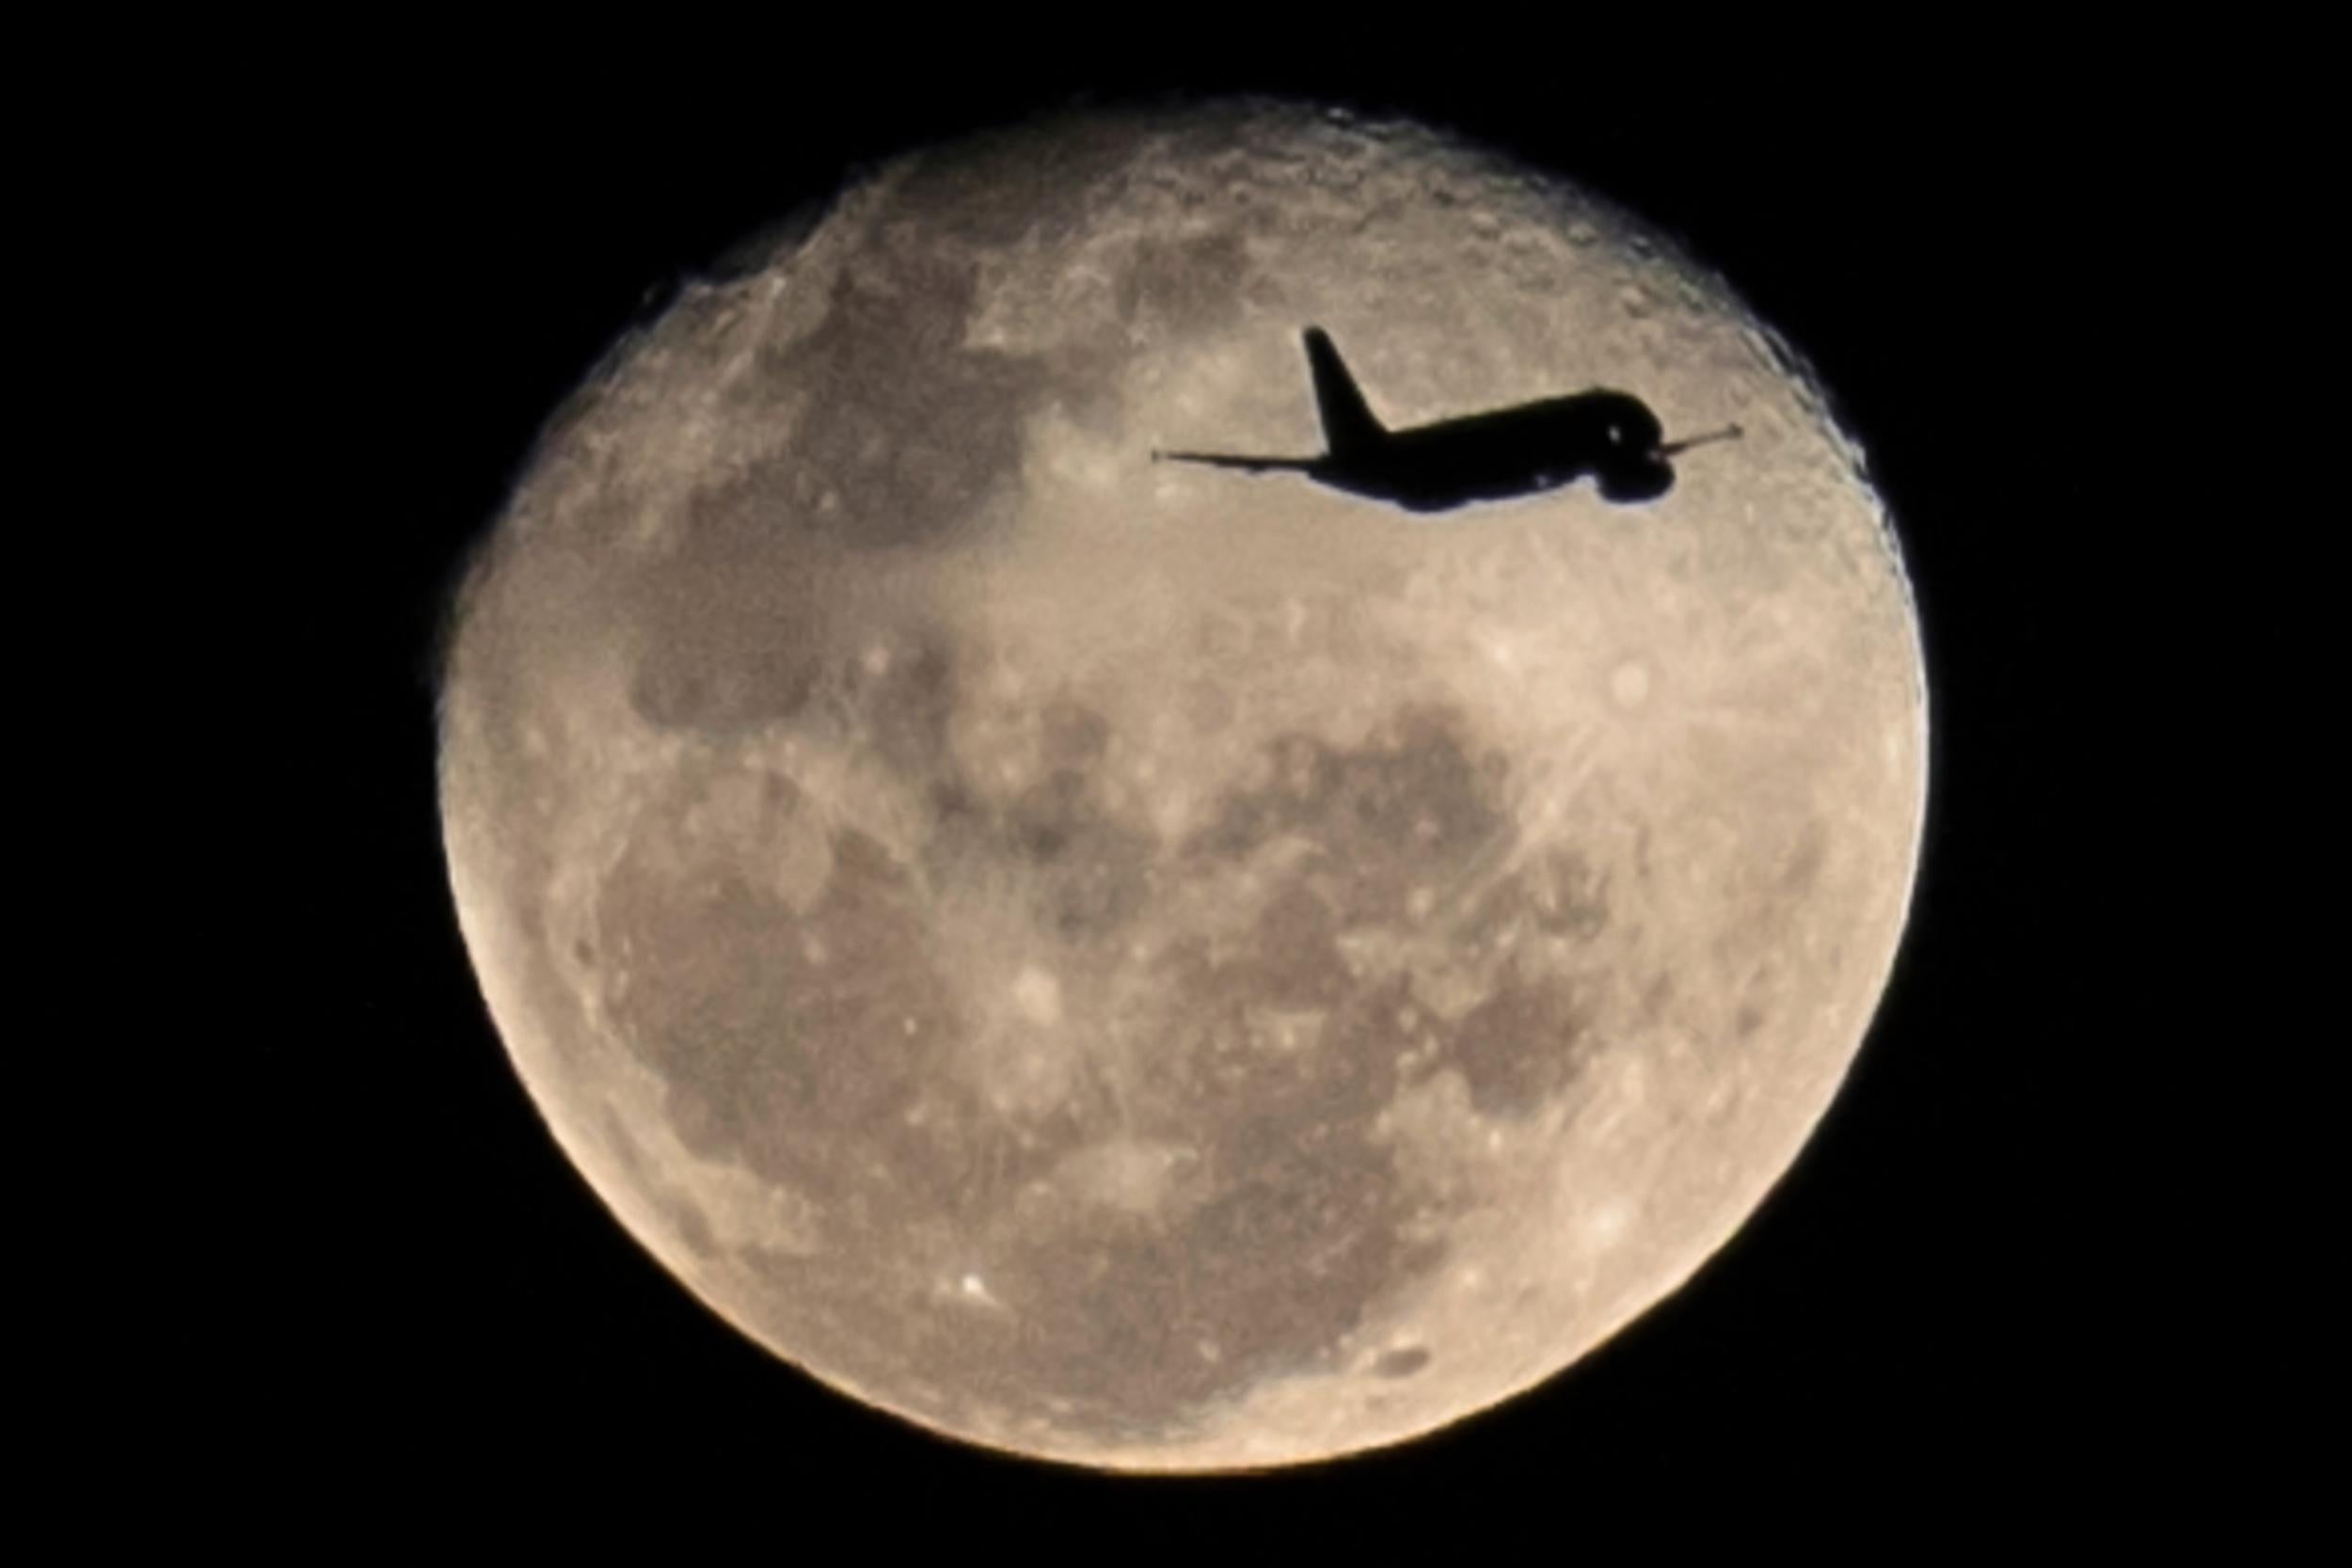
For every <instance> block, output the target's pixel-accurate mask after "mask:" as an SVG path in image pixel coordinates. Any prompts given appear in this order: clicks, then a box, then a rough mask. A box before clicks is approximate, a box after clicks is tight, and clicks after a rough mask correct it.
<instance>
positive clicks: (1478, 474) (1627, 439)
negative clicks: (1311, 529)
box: [1152, 326, 1740, 512]
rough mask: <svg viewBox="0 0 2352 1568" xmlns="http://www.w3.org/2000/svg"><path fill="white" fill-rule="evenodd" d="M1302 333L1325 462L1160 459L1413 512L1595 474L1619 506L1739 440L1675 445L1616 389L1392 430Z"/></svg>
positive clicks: (1654, 492)
mask: <svg viewBox="0 0 2352 1568" xmlns="http://www.w3.org/2000/svg"><path fill="white" fill-rule="evenodd" d="M1301 337H1302V341H1303V342H1304V344H1305V347H1306V351H1307V363H1308V369H1309V372H1310V373H1311V377H1312V379H1313V383H1314V393H1315V407H1316V410H1317V412H1318V414H1319V415H1320V416H1321V418H1322V421H1323V436H1324V451H1323V455H1322V456H1320V457H1276V456H1252V455H1248V454H1245V453H1240V452H1217V451H1154V452H1153V454H1152V455H1153V457H1154V459H1155V460H1156V459H1158V458H1163V457H1165V458H1168V459H1171V460H1173V461H1176V462H1180V463H1200V464H1206V465H1208V466H1210V467H1219V468H1236V469H1240V470H1241V471H1243V472H1245V473H1258V474H1263V473H1295V474H1299V475H1302V476H1304V477H1305V478H1308V479H1311V480H1313V481H1314V482H1315V483H1318V484H1324V485H1327V486H1329V487H1330V488H1332V489H1334V490H1344V491H1346V492H1347V493H1348V494H1350V495H1357V496H1363V497H1367V498H1369V499H1374V500H1382V501H1387V502H1389V503H1391V505H1395V506H1400V507H1403V508H1405V509H1406V511H1408V512H1446V511H1451V510H1452V509H1454V508H1455V507H1458V506H1468V505H1470V504H1471V503H1472V502H1475V501H1499V500H1508V499H1512V498H1513V497H1515V496H1532V495H1536V494H1540V493H1541V492H1543V491H1546V490H1557V489H1559V488H1560V487H1561V486H1563V485H1565V484H1572V483H1575V482H1576V481H1578V480H1580V479H1583V478H1586V477H1590V478H1591V479H1592V480H1593V481H1594V482H1595V483H1596V485H1597V488H1598V489H1599V491H1600V493H1601V495H1602V497H1603V498H1604V499H1608V500H1611V501H1615V502H1621V503H1622V502H1632V501H1650V500H1656V499H1658V498H1659V497H1661V496H1662V495H1664V494H1665V493H1666V492H1667V491H1668V490H1669V489H1671V488H1673V486H1674V482H1675V473H1674V468H1673V467H1672V466H1671V465H1670V464H1669V463H1668V462H1667V459H1668V458H1669V457H1671V456H1673V455H1674V454H1675V453H1676V452H1677V451H1683V450H1685V449H1687V448H1689V447H1691V446H1693V445H1696V444H1697V443H1698V442H1699V441H1702V440H1715V439H1719V438H1721V437H1722V436H1737V435H1739V433H1740V427H1739V426H1737V425H1733V426H1730V427H1729V428H1728V429H1726V430H1724V431H1722V432H1719V433H1717V434H1715V435H1711V436H1694V437H1692V438H1691V439H1690V440H1685V441H1676V442H1672V443H1668V442H1667V441H1666V440H1665V436H1664V433H1663V431H1661V428H1660V426H1659V423H1658V417H1657V416H1656V415H1655V414H1652V413H1651V412H1650V411H1649V408H1648V406H1647V405H1646V404H1644V403H1643V402H1642V400H1641V399H1639V398H1637V397H1634V396H1632V395H1631V394H1630V393H1628V392H1619V391H1613V390H1610V389H1609V388H1594V389H1593V390H1591V391H1584V392H1577V393H1573V394H1571V395H1569V396H1567V397H1556V398H1547V399H1545V400H1544V401H1542V402H1540V403H1527V404H1518V405H1517V406H1515V407H1511V408H1497V409H1492V410H1489V411H1488V412H1486V413H1483V414H1469V415H1465V416H1463V417H1461V418H1459V419H1452V420H1439V421H1438V422H1437V423H1435V424H1425V425H1417V426H1414V427H1413V428H1411V429H1407V430H1391V429H1389V428H1388V427H1387V426H1386V425H1385V424H1383V423H1382V422H1381V421H1380V420H1379V419H1378V418H1377V417H1375V415H1374V413H1373V411H1372V408H1371V405H1370V404H1368V403H1367V402H1366V401H1365V399H1364V395H1363V392H1362V390H1361V388H1359V387H1358V386H1357V385H1356V382H1355V378H1354V377H1352V376H1350V375H1349V374H1348V372H1347V367H1346V365H1345V364H1343V362H1342V361H1341V359H1340V352H1339V349H1338V348H1337V347H1336V346H1335V345H1334V344H1333V343H1332V341H1331V340H1330V337H1329V335H1328V334H1327V333H1326V332H1324V331H1323V329H1322V328H1320V327H1313V326H1311V327H1308V328H1307V329H1306V331H1305V332H1304V333H1303V334H1302V335H1301Z"/></svg>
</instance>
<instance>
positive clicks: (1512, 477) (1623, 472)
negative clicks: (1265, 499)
mask: <svg viewBox="0 0 2352 1568" xmlns="http://www.w3.org/2000/svg"><path fill="white" fill-rule="evenodd" d="M1656 429H1657V427H1656V421H1655V420H1653V419H1651V417H1650V414H1649V411H1648V410H1647V409H1646V408H1645V407H1643V406H1642V404H1640V403H1638V402H1637V401H1635V400H1634V399H1632V398H1629V397H1628V396H1626V395H1625V394H1624V393H1621V392H1614V391H1608V390H1595V391H1589V392H1579V393H1576V394H1574V395H1573V396H1569V397H1559V398H1549V399H1547V400H1545V401H1544V402H1541V403H1533V404H1521V405H1520V406H1518V407H1516V408H1508V409H1502V410H1500V411H1497V412H1494V413H1486V414H1471V415H1466V416H1464V417H1463V418H1460V419H1454V420H1440V421H1438V423H1435V424H1425V425H1418V426H1415V427H1413V428H1411V429H1408V430H1396V431H1388V432H1384V433H1383V434H1382V435H1381V436H1379V437H1378V438H1376V439H1375V440H1372V441H1367V442H1364V443H1362V444H1360V445H1359V446H1357V447H1354V448H1352V449H1351V450H1349V451H1346V452H1344V453H1338V452H1334V453H1327V454H1326V455H1325V456H1323V457H1321V458H1318V459H1316V460H1315V461H1314V462H1313V463H1312V464H1311V465H1309V466H1308V467H1306V468H1305V469H1304V470H1303V471H1304V472H1305V473H1306V474H1307V475H1308V477H1309V478H1311V479H1313V480H1315V481H1316V482H1318V483H1323V484H1327V485H1329V486H1331V487H1332V488H1333V489H1336V490H1344V491H1347V492H1348V493H1349V494H1351V495H1359V496H1365V497H1369V498H1372V499H1378V500H1384V501H1389V502H1392V503H1393V504H1395V505H1398V506H1401V507H1404V508H1406V510H1407V511H1412V512H1439V511H1445V510H1449V509H1451V508H1454V507H1457V506H1465V505H1469V504H1471V503H1473V502H1478V501H1497V500H1508V499H1512V498H1514V497H1518V496H1529V495H1535V494H1539V493H1541V492H1543V491H1546V490H1556V489H1559V488H1561V487H1562V486H1564V485H1568V484H1573V483H1576V482H1577V481H1578V480H1580V479H1584V478H1588V477H1590V478H1597V479H1600V480H1603V481H1604V482H1605V483H1606V482H1609V481H1611V480H1613V479H1616V480H1620V481H1622V482H1623V483H1619V484H1611V485H1607V487H1609V488H1612V489H1616V488H1634V489H1645V488H1647V484H1646V483H1644V482H1645V480H1647V479H1648V478H1649V477H1650V476H1651V472H1652V470H1656V474H1655V477H1656V479H1657V480H1658V481H1659V482H1660V483H1658V487H1659V488H1661V489H1662V488H1663V487H1664V484H1665V483H1671V482H1672V477H1673V476H1672V473H1671V471H1670V470H1667V469H1665V467H1664V464H1663V463H1662V462H1661V461H1660V460H1658V459H1656V458H1654V457H1651V456H1649V455H1648V451H1649V449H1650V448H1652V447H1654V446H1655V444H1656V439H1657V436H1656Z"/></svg>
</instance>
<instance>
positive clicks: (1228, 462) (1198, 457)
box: [1152, 451, 1317, 474]
mask: <svg viewBox="0 0 2352 1568" xmlns="http://www.w3.org/2000/svg"><path fill="white" fill-rule="evenodd" d="M1152 462H1154V463H1160V462H1167V463H1201V464H1206V465H1207V466H1208V467H1212V468H1239V469H1240V470H1241V471H1242V472H1244V473H1248V474H1266V473H1285V472H1288V473H1302V472H1304V471H1305V470H1307V469H1309V468H1311V467H1314V466H1315V463H1316V462H1317V459H1315V458H1312V457H1243V456H1239V455H1237V454H1235V453H1232V452H1222V451H1155V452H1153V453H1152Z"/></svg>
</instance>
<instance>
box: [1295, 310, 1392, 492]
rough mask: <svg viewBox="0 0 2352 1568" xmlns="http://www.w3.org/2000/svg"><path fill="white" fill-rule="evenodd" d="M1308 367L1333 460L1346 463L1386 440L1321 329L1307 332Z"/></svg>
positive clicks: (1337, 353)
mask: <svg viewBox="0 0 2352 1568" xmlns="http://www.w3.org/2000/svg"><path fill="white" fill-rule="evenodd" d="M1305 341H1306V344H1307V365H1308V368H1309V369H1310V370H1311V371H1312V372H1314V378H1315V410H1316V412H1317V413H1319V414H1321V415H1322V416H1323V439H1324V443H1325V445H1326V446H1327V447H1328V448H1329V449H1330V452H1331V455H1332V456H1333V457H1337V458H1342V459H1344V458H1346V457H1348V456H1349V455H1350V454H1352V453H1355V452H1360V451H1363V450H1364V449H1366V448H1367V447H1371V446H1374V445H1375V444H1377V443H1378V442H1379V441H1380V440H1382V439H1383V438H1384V437H1386V436H1387V435H1388V432H1387V431H1386V430H1384V429H1382V428H1381V424H1380V421H1379V420H1376V419H1374V418H1373V415H1372V405H1371V404H1368V403H1366V402H1365V401H1364V394H1363V392H1362V391H1361V389H1359V388H1358V387H1357V385H1356V378H1355V377H1354V376H1352V375H1350V374H1348V373H1347V366H1346V364H1345V363H1344V362H1343V361H1342V360H1341V358H1340V351H1339V350H1338V349H1337V348H1335V347H1334V346H1332V342H1331V335H1330V334H1329V333H1327V332H1326V331H1324V330H1323V328H1321V327H1319V326H1311V327H1309V328H1307V331H1306V334H1305Z"/></svg>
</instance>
